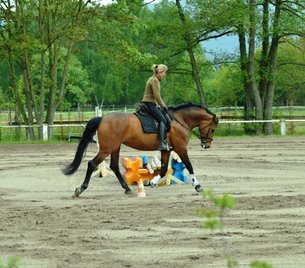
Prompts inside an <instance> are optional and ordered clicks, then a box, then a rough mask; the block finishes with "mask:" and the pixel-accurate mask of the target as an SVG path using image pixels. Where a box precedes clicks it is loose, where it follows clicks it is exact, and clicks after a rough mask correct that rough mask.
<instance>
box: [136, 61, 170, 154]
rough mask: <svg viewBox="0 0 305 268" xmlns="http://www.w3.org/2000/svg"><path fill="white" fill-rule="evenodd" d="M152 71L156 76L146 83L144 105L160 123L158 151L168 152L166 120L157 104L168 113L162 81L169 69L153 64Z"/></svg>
mask: <svg viewBox="0 0 305 268" xmlns="http://www.w3.org/2000/svg"><path fill="white" fill-rule="evenodd" d="M151 69H152V71H153V73H154V74H153V75H152V76H151V77H150V78H149V79H148V80H147V82H146V87H145V91H144V96H143V99H142V103H144V104H145V105H146V107H147V109H148V110H149V113H150V114H151V116H152V117H153V118H154V119H155V120H157V121H158V122H159V141H160V142H159V147H158V150H161V151H167V150H169V148H168V144H167V140H166V130H165V125H166V119H165V117H164V116H163V114H162V112H161V110H160V109H159V108H158V107H157V104H158V105H160V106H161V108H163V109H164V110H165V111H167V107H166V105H165V103H164V101H163V100H162V97H161V95H160V81H161V79H162V78H163V77H164V76H165V75H166V72H167V70H168V68H167V66H166V65H164V64H153V65H152V67H151Z"/></svg>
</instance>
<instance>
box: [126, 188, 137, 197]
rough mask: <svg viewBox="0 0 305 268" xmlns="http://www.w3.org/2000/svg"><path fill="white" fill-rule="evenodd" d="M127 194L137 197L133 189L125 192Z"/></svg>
mask: <svg viewBox="0 0 305 268" xmlns="http://www.w3.org/2000/svg"><path fill="white" fill-rule="evenodd" d="M125 194H126V195H129V196H135V195H136V194H135V193H134V192H133V191H132V190H131V189H129V190H125Z"/></svg>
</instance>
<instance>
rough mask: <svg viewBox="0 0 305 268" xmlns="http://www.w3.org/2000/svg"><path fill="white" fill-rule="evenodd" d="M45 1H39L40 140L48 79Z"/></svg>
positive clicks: (38, 122)
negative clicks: (46, 80)
mask: <svg viewBox="0 0 305 268" xmlns="http://www.w3.org/2000/svg"><path fill="white" fill-rule="evenodd" d="M44 3H45V2H44V0H39V32H40V45H41V48H40V69H41V73H40V100H39V117H38V118H37V125H38V138H39V139H40V140H42V139H43V122H44V102H45V78H46V48H45V46H46V45H45V44H46V36H45V5H44Z"/></svg>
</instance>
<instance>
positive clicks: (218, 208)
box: [197, 189, 236, 230]
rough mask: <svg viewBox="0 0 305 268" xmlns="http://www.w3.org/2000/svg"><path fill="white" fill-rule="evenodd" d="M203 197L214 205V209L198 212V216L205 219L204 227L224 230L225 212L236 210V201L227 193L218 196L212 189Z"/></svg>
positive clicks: (203, 209)
mask: <svg viewBox="0 0 305 268" xmlns="http://www.w3.org/2000/svg"><path fill="white" fill-rule="evenodd" d="M203 197H204V198H205V199H206V200H208V201H210V202H211V203H212V205H213V209H209V208H204V207H203V208H200V209H198V210H197V213H198V215H199V216H200V217H202V218H203V219H204V222H203V227H204V228H207V229H209V230H215V229H219V228H222V227H223V216H224V213H225V210H226V209H232V208H235V206H236V201H235V199H234V198H233V197H232V196H230V195H229V194H227V193H224V194H223V195H222V196H217V195H215V194H214V193H213V191H212V190H210V189H206V190H205V191H204V192H203Z"/></svg>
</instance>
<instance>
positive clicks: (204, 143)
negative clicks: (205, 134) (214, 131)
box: [200, 138, 212, 149]
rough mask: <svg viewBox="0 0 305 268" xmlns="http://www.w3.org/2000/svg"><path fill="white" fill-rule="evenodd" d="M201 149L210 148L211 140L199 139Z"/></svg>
mask: <svg viewBox="0 0 305 268" xmlns="http://www.w3.org/2000/svg"><path fill="white" fill-rule="evenodd" d="M200 140H201V147H202V148H204V149H209V148H210V147H211V142H212V139H210V138H201V139H200Z"/></svg>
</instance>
